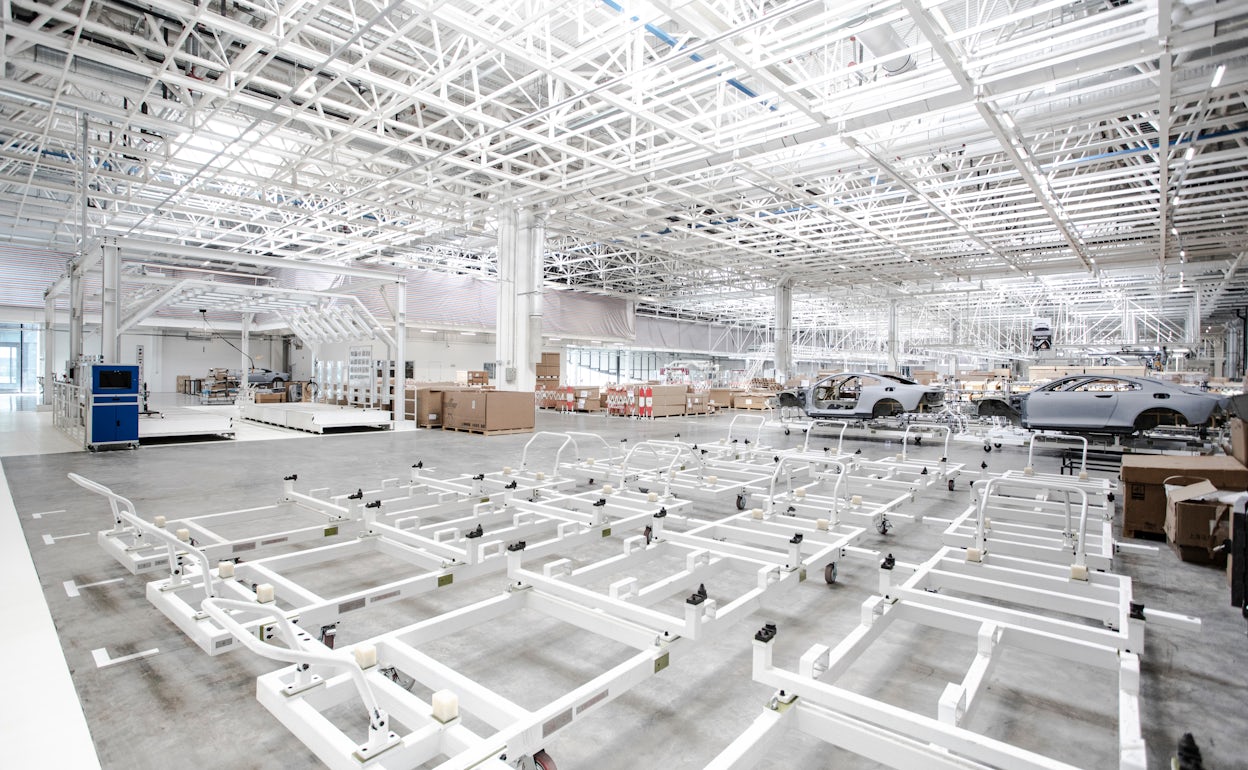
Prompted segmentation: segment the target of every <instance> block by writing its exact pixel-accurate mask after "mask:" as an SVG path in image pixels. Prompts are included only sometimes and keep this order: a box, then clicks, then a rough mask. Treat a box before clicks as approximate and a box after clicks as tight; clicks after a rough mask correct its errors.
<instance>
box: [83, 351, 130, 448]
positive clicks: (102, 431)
mask: <svg viewBox="0 0 1248 770" xmlns="http://www.w3.org/2000/svg"><path fill="white" fill-rule="evenodd" d="M88 385H89V390H88V391H87V448H88V449H91V450H95V449H99V448H100V447H103V446H117V445H127V446H130V447H137V446H138V445H139V367H137V366H127V365H123V364H92V365H91V381H90V383H88Z"/></svg>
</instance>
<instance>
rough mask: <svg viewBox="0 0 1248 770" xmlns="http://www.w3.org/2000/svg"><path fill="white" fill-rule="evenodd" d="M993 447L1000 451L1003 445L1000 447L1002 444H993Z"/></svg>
mask: <svg viewBox="0 0 1248 770" xmlns="http://www.w3.org/2000/svg"><path fill="white" fill-rule="evenodd" d="M992 446H993V447H994V448H996V449H1000V448H1001V445H1000V444H993V445H992Z"/></svg>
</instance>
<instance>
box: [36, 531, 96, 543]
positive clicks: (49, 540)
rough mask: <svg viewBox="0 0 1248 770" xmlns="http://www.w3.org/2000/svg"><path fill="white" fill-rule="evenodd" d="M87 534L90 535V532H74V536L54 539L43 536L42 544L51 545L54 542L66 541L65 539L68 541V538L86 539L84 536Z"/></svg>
mask: <svg viewBox="0 0 1248 770" xmlns="http://www.w3.org/2000/svg"><path fill="white" fill-rule="evenodd" d="M89 534H91V533H90V532H75V533H74V534H72V535H57V536H56V537H52V536H51V535H44V536H43V544H44V545H52V544H54V543H56V541H57V540H67V539H69V538H71V537H86V536H87V535H89Z"/></svg>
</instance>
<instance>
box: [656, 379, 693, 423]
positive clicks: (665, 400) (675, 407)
mask: <svg viewBox="0 0 1248 770" xmlns="http://www.w3.org/2000/svg"><path fill="white" fill-rule="evenodd" d="M649 387H650V390H651V394H652V395H651V398H652V399H653V401H652V403H651V406H652V407H653V411H652V412H651V415H652V416H653V417H682V416H684V414H685V399H686V397H687V396H688V391H689V389H688V386H685V385H651V386H649Z"/></svg>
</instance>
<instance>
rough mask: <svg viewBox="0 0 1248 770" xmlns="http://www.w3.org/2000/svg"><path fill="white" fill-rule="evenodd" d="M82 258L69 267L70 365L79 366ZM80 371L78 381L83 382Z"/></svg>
mask: <svg viewBox="0 0 1248 770" xmlns="http://www.w3.org/2000/svg"><path fill="white" fill-rule="evenodd" d="M80 265H81V260H76V262H75V264H74V265H73V266H71V267H70V268H69V365H70V366H73V367H75V368H76V367H77V366H78V359H79V358H81V357H82V300H83V297H82V270H81V267H80ZM82 376H83V374H82V372H78V383H79V384H81V383H82Z"/></svg>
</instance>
